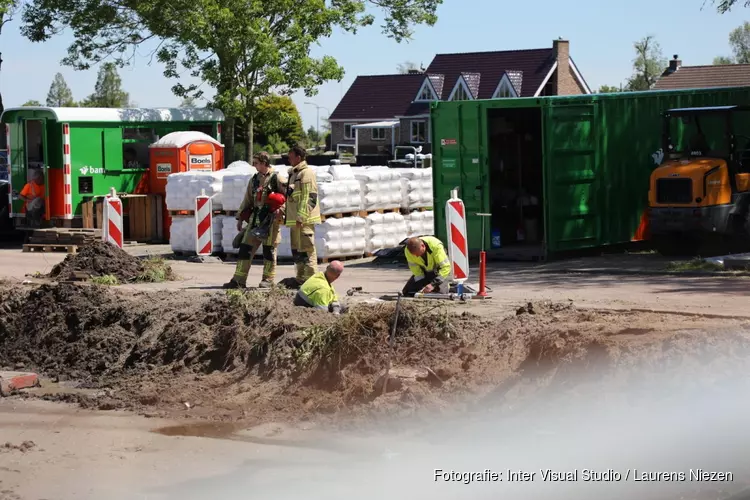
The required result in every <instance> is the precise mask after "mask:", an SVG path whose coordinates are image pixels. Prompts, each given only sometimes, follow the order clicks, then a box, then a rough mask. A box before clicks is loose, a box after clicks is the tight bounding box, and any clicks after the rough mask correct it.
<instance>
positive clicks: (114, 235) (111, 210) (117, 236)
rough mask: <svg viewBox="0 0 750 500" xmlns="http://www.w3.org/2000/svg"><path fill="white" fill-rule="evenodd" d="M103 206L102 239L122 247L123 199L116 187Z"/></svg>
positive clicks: (105, 199)
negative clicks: (118, 195) (117, 192)
mask: <svg viewBox="0 0 750 500" xmlns="http://www.w3.org/2000/svg"><path fill="white" fill-rule="evenodd" d="M103 208H104V209H103V213H104V228H103V231H102V240H103V241H104V242H106V243H111V244H113V245H115V246H117V247H120V248H122V200H121V199H120V198H118V197H117V194H116V193H115V189H114V188H112V189H111V190H110V194H108V195H107V196H106V197H105V198H104V207H103Z"/></svg>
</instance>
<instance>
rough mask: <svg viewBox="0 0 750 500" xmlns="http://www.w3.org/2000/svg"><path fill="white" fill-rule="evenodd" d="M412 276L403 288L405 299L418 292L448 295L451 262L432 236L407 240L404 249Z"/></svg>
mask: <svg viewBox="0 0 750 500" xmlns="http://www.w3.org/2000/svg"><path fill="white" fill-rule="evenodd" d="M404 253H405V254H406V262H408V264H409V269H410V270H411V272H412V274H413V276H412V277H411V278H409V281H407V282H406V286H404V290H403V292H402V293H403V294H404V296H405V297H414V294H416V293H418V292H420V291H421V292H424V293H431V292H435V293H448V292H449V291H450V283H449V281H448V277H449V276H450V274H451V262H450V259H448V254H446V253H445V248H443V244H442V243H441V242H440V240H439V239H437V238H435V237H432V236H422V237H419V238H409V240H408V241H407V242H406V248H405V249H404Z"/></svg>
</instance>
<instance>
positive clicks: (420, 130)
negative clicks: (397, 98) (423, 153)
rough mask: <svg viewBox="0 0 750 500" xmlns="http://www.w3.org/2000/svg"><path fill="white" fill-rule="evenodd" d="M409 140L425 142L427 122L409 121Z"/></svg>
mask: <svg viewBox="0 0 750 500" xmlns="http://www.w3.org/2000/svg"><path fill="white" fill-rule="evenodd" d="M411 142H414V143H422V142H427V122H426V121H424V120H413V121H412V122H411Z"/></svg>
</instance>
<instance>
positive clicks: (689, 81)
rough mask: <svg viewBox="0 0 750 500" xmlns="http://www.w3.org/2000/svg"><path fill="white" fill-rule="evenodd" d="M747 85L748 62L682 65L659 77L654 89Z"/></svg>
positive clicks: (748, 77) (749, 78) (749, 70)
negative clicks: (672, 71)
mask: <svg viewBox="0 0 750 500" xmlns="http://www.w3.org/2000/svg"><path fill="white" fill-rule="evenodd" d="M747 86H750V64H721V65H716V66H682V67H680V68H679V69H678V70H677V71H675V72H674V73H671V74H669V75H666V76H662V77H661V78H659V80H657V82H656V85H655V86H654V89H655V90H677V89H701V88H712V87H747Z"/></svg>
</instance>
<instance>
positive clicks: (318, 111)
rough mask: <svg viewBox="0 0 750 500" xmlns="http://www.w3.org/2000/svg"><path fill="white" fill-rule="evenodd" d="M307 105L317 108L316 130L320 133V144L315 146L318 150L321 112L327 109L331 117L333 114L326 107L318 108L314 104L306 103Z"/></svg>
mask: <svg viewBox="0 0 750 500" xmlns="http://www.w3.org/2000/svg"><path fill="white" fill-rule="evenodd" d="M305 104H309V105H310V106H315V114H316V121H317V126H316V130H317V131H318V144H316V145H315V149H318V146H319V145H320V110H321V109H325V110H326V111H328V114H329V115H330V114H331V112H330V111H329V110H328V108H326V107H325V106H318V105H317V104H315V103H314V102H305Z"/></svg>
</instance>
